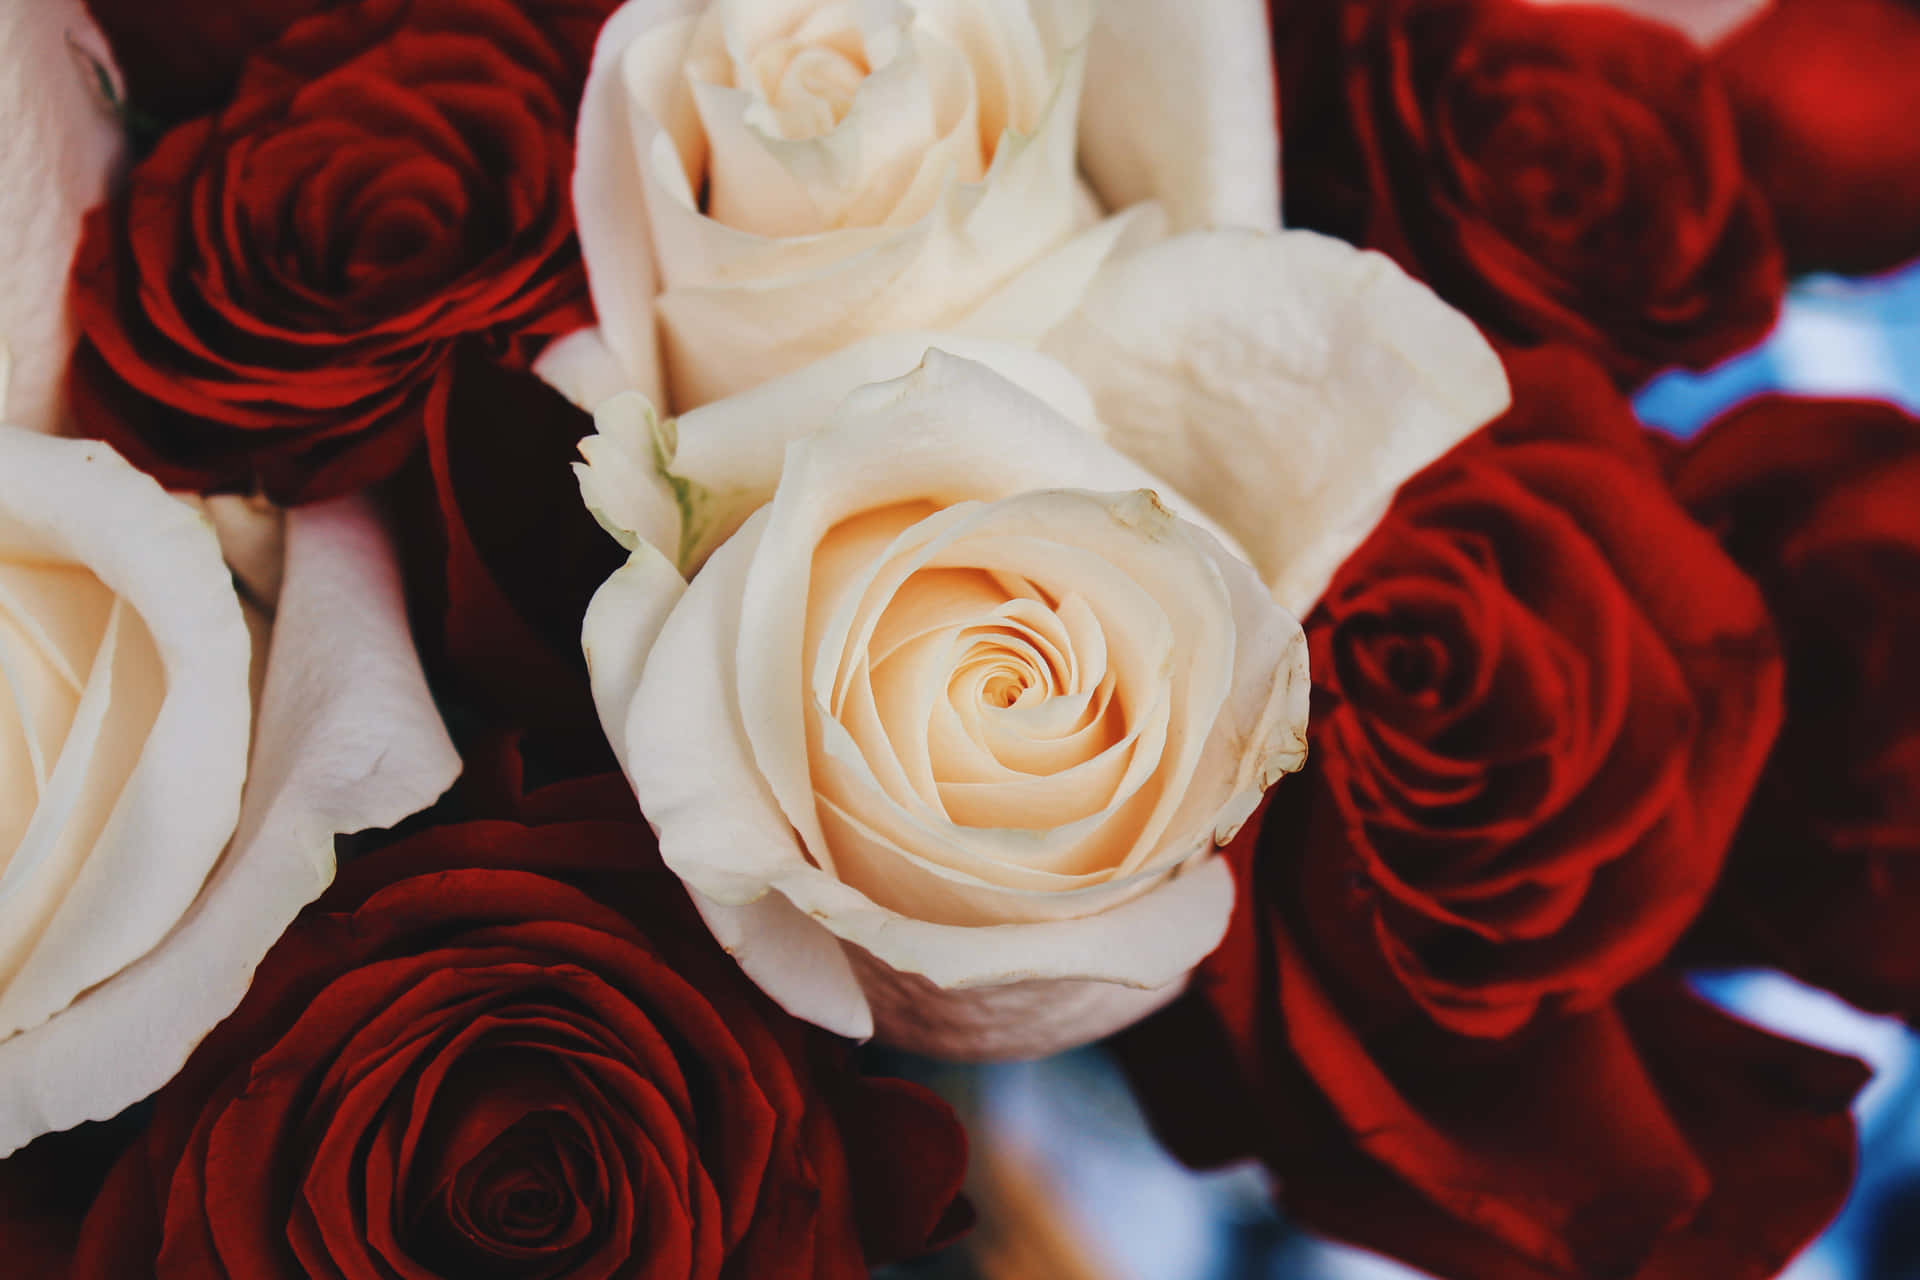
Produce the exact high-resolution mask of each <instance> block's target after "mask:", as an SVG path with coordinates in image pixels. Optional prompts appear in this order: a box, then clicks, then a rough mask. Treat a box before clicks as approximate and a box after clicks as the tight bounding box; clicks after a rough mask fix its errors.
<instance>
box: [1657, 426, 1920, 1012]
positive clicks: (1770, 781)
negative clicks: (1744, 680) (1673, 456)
mask: <svg viewBox="0 0 1920 1280" xmlns="http://www.w3.org/2000/svg"><path fill="white" fill-rule="evenodd" d="M1674 485H1675V489H1676V491H1677V492H1678V494H1679V496H1680V498H1681V500H1682V501H1684V502H1685V503H1687V505H1688V506H1689V507H1691V508H1692V510H1693V511H1694V513H1695V514H1696V515H1697V516H1698V517H1699V518H1700V519H1701V520H1702V521H1704V522H1705V523H1706V524H1707V525H1708V527H1710V528H1712V529H1714V530H1715V531H1716V532H1718V533H1719V535H1720V537H1721V539H1722V542H1723V543H1724V545H1725V546H1726V548H1727V551H1728V552H1729V553H1730V554H1731V555H1732V556H1733V558H1734V559H1735V560H1737V561H1739V562H1740V564H1741V565H1742V566H1743V567H1744V568H1745V569H1746V570H1747V571H1748V572H1749V573H1751V574H1752V575H1753V576H1754V577H1755V578H1756V579H1757V580H1758V581H1759V583H1760V587H1761V590H1762V592H1763V593H1764V594H1765V596H1766V599H1767V603H1768V604H1769V605H1770V606H1771V607H1772V609H1773V613H1774V617H1775V619H1776V620H1777V623H1778V626H1779V629H1780V633H1781V637H1782V641H1783V643H1784V645H1785V648H1786V655H1787V719H1786V727H1785V729H1784V731H1783V732H1782V733H1781V735H1780V739H1779V742H1778V744H1777V745H1776V746H1775V748H1774V752H1773V758H1772V760H1771V761H1770V762H1769V764H1768V768H1767V772H1766V775H1765V777H1764V780H1763V781H1762V783H1761V785H1760V787H1759V789H1758V791H1757V792H1756V793H1755V797H1754V803H1753V808H1752V810H1751V812H1750V813H1749V815H1748V819H1747V822H1746V824H1745V826H1744V827H1743V828H1742V830H1741V833H1740V836H1739V838H1738V840H1737V841H1736V842H1735V844H1734V853H1733V857H1732V860H1731V861H1730V863H1729V865H1728V869H1727V876H1726V880H1725V883H1724V885H1723V887H1722V890H1721V892H1720V894H1719V895H1718V897H1717V899H1716V903H1715V907H1714V910H1713V911H1712V912H1711V914H1710V916H1709V919H1708V921H1707V922H1706V934H1707V936H1708V937H1712V936H1714V935H1718V939H1719V945H1720V946H1721V947H1723V948H1725V952H1724V956H1723V958H1725V959H1730V960H1735V961H1738V962H1741V963H1759V964H1768V965H1775V966H1778V967H1780V968H1783V969H1786V970H1787V971H1789V972H1791V973H1793V974H1795V975H1797V976H1798V977H1801V978H1803V979H1805V980H1807V981H1809V982H1813V983H1817V984H1819V985H1821V986H1825V987H1829V988H1831V989H1833V990H1834V991H1836V992H1838V993H1839V994H1840V995H1843V996H1845V997H1846V998H1847V999H1849V1000H1851V1001H1853V1002H1854V1003H1855V1004H1858V1005H1861V1006H1863V1007H1865V1008H1868V1009H1872V1010H1874V1011H1876V1012H1885V1013H1898V1014H1901V1015H1902V1016H1904V1017H1906V1018H1907V1019H1908V1020H1909V1021H1914V1022H1920V929H1916V928H1915V921H1916V919H1920V668H1916V667H1915V665H1914V663H1915V655H1916V654H1920V420H1916V419H1915V418H1914V417H1913V416H1912V415H1910V414H1908V413H1906V412H1904V411H1902V410H1900V409H1897V408H1895V407H1894V406H1892V405H1888V404H1880V403H1876V402H1871V401H1834V400H1793V399H1787V398H1784V397H1768V398H1765V399H1762V400H1757V401H1754V402H1752V403H1750V404H1747V405H1744V406H1742V407H1740V408H1738V409H1735V410H1733V411H1732V412H1730V413H1728V414H1727V415H1725V416H1724V417H1722V418H1720V419H1719V420H1718V421H1716V422H1714V423H1713V424H1712V425H1711V426H1709V427H1708V428H1707V429H1706V430H1705V431H1704V432H1703V433H1701V434H1700V435H1699V436H1697V437H1696V438H1695V439H1693V440H1692V441H1690V442H1688V445H1687V447H1686V448H1685V450H1684V452H1682V453H1681V454H1680V455H1679V457H1678V458H1677V460H1676V462H1675V468H1674Z"/></svg>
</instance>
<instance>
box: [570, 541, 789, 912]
mask: <svg viewBox="0 0 1920 1280" xmlns="http://www.w3.org/2000/svg"><path fill="white" fill-rule="evenodd" d="M766 526H767V517H766V516H765V515H764V514H756V515H754V516H753V517H752V518H751V519H749V520H748V521H747V523H746V524H745V525H744V526H742V527H741V529H740V531H739V532H738V533H736V534H735V535H734V536H733V537H732V538H730V539H728V540H727V542H726V543H725V544H724V545H723V546H722V547H721V548H720V550H719V551H718V552H716V553H715V554H714V557H713V559H712V560H710V561H709V562H708V563H707V565H706V567H705V568H704V569H702V570H701V571H700V574H699V575H698V576H697V577H695V578H694V579H693V581H692V582H691V583H690V584H689V585H688V587H687V590H686V594H685V595H684V596H682V597H681V599H680V601H679V603H678V604H677V605H676V606H675V607H674V608H673V610H672V612H671V613H670V614H669V615H668V617H667V620H666V622H665V624H664V625H663V626H661V628H660V631H659V635H658V637H657V638H656V639H655V640H654V643H653V646H652V648H651V649H650V650H649V651H648V653H647V655H646V661H645V665H644V667H643V669H642V671H641V674H640V683H639V686H638V687H637V688H636V689H635V691H634V694H633V699H632V701H631V702H628V703H611V704H610V703H607V702H600V701H597V702H596V705H597V707H598V710H599V712H600V722H601V725H602V727H603V728H605V730H606V732H607V737H608V738H609V739H610V740H612V741H615V742H622V743H624V744H625V753H624V756H625V760H626V768H627V777H628V778H629V780H631V781H632V782H633V784H634V793H635V794H636V795H637V796H638V798H639V800H640V808H641V811H642V812H643V813H645V814H646V815H647V820H648V821H649V822H650V823H651V824H652V825H653V828H654V830H655V831H657V832H658V833H659V835H660V856H661V857H662V858H663V859H664V860H665V861H666V864H667V865H668V866H669V867H671V868H672V869H673V871H674V873H675V874H676V875H678V876H679V877H680V878H681V879H682V880H685V881H686V882H687V884H688V886H689V887H691V888H693V889H694V890H695V891H696V892H699V893H701V894H704V895H705V896H706V897H708V898H711V899H713V900H714V901H716V902H720V903H724V904H727V905H731V906H745V905H746V904H748V903H750V902H752V901H754V900H755V899H756V898H758V897H759V896H760V895H761V894H762V893H764V892H765V891H766V887H767V885H768V884H769V883H770V882H771V881H772V880H774V879H776V878H777V877H779V876H781V875H783V874H786V873H789V872H792V871H793V870H795V868H796V867H808V866H809V864H808V862H807V857H806V853H805V850H804V848H803V846H802V845H801V844H800V842H799V841H798V840H796V839H795V837H794V833H793V829H792V828H791V827H790V826H789V825H788V823H787V821H786V819H785V818H784V817H783V816H782V815H781V812H780V809H779V806H778V804H777V803H776V802H775V800H774V797H773V794H772V793H771V792H770V791H769V789H768V786H767V784H766V782H765V781H764V779H763V776H762V774H761V772H760V770H759V769H758V768H757V767H756V764H755V761H754V757H753V755H752V753H751V749H750V747H749V744H748V740H747V736H746V730H745V728H744V725H743V723H742V716H741V703H740V699H739V693H738V692H737V690H736V687H735V682H736V680H737V672H738V668H737V665H736V664H737V659H736V656H735V653H734V652H733V649H734V646H735V643H736V640H737V638H738V637H739V636H740V634H741V633H740V625H739V624H740V610H741V596H742V593H743V587H744V584H745V580H746V576H747V571H748V569H749V567H750V566H751V565H752V563H753V559H754V553H755V551H757V550H758V549H759V547H760V545H761V541H762V535H763V533H764V531H765V529H766ZM603 589H604V588H603ZM594 612H595V613H601V611H600V608H599V605H598V602H597V601H596V604H595V610H594ZM589 616H590V617H591V616H593V615H592V614H590V615H589ZM601 616H602V617H607V616H610V615H607V614H604V613H601ZM722 637H725V639H724V640H723V639H722ZM716 645H718V646H719V647H716ZM616 687H617V686H613V685H611V684H609V683H603V682H602V681H599V680H596V681H595V688H594V693H595V697H596V700H597V699H598V698H600V697H601V696H602V695H603V693H611V692H612V691H613V689H614V688H616ZM668 725H671V726H673V729H672V731H671V732H661V731H660V728H661V727H664V726H668Z"/></svg>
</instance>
